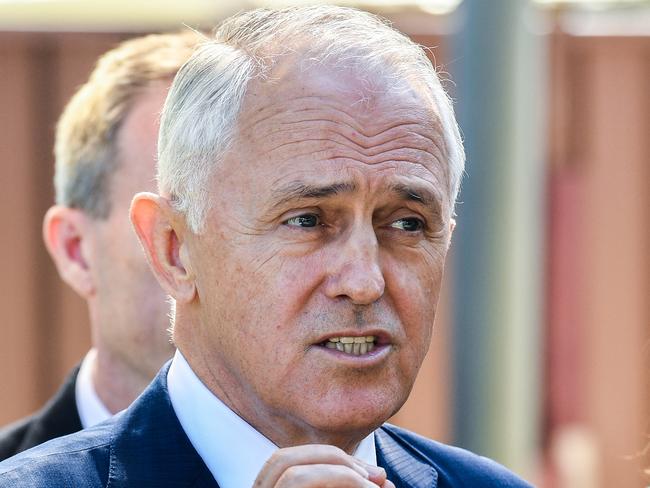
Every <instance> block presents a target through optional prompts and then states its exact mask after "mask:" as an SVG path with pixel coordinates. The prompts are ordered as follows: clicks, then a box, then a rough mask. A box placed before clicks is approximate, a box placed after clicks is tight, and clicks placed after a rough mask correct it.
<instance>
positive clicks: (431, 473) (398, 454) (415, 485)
mask: <svg viewBox="0 0 650 488" xmlns="http://www.w3.org/2000/svg"><path fill="white" fill-rule="evenodd" d="M375 446H376V448H377V463H378V464H379V466H381V467H382V468H384V469H385V470H386V474H387V475H388V479H389V480H391V481H392V482H393V483H395V486H396V488H435V487H436V486H437V485H438V472H437V471H436V470H435V469H434V468H433V467H432V466H431V465H430V464H428V463H426V462H424V461H423V456H422V455H421V454H420V453H419V452H418V451H417V449H415V448H414V447H413V446H411V445H410V444H408V443H407V442H405V441H404V440H403V439H400V438H397V437H396V436H394V435H392V434H391V433H390V432H389V431H387V430H386V429H385V428H383V427H381V428H379V429H377V430H376V431H375Z"/></svg>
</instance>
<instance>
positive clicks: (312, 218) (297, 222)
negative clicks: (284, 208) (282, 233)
mask: <svg viewBox="0 0 650 488" xmlns="http://www.w3.org/2000/svg"><path fill="white" fill-rule="evenodd" d="M283 224H284V225H290V226H292V227H303V228H309V227H316V226H318V225H320V219H319V218H318V215H315V214H304V215H298V216H296V217H291V218H290V219H287V220H285V221H284V222H283Z"/></svg>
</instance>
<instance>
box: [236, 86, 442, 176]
mask: <svg viewBox="0 0 650 488" xmlns="http://www.w3.org/2000/svg"><path fill="white" fill-rule="evenodd" d="M398 101H399V100H398ZM369 105H370V104H368V103H365V102H359V103H357V104H352V105H345V104H342V103H336V102H335V101H333V100H332V99H331V98H329V97H319V96H303V97H296V98H293V99H291V100H282V101H276V102H275V103H271V104H269V105H267V106H264V107H260V108H258V109H257V110H255V111H253V110H251V111H249V112H248V114H249V117H246V119H247V120H246V123H245V124H242V125H241V126H240V136H241V137H242V140H243V141H245V142H247V143H249V144H252V145H253V148H254V150H255V151H256V152H258V153H262V154H264V155H266V156H270V157H271V158H272V159H273V158H274V157H277V158H278V159H279V160H293V159H308V160H319V161H323V160H336V159H340V158H350V159H355V160H359V161H361V162H364V163H366V164H379V163H384V162H391V161H404V162H415V163H419V164H423V165H425V166H427V167H429V169H430V170H433V166H434V165H435V166H437V168H436V170H438V171H442V172H443V173H444V175H445V178H446V179H447V180H448V175H447V172H448V164H447V160H448V158H447V153H446V146H445V141H444V138H443V135H442V128H441V127H440V123H439V120H438V117H437V115H436V114H435V112H434V111H433V110H426V109H422V108H421V107H417V106H415V105H410V104H409V105H406V106H402V107H389V106H388V104H386V103H385V102H384V103H379V104H372V105H373V106H369ZM434 163H437V164H434Z"/></svg>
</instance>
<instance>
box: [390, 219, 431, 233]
mask: <svg viewBox="0 0 650 488" xmlns="http://www.w3.org/2000/svg"><path fill="white" fill-rule="evenodd" d="M390 226H391V227H392V228H394V229H399V230H403V231H406V232H418V231H420V230H422V229H424V222H422V220H420V219H418V218H415V217H408V218H404V219H399V220H396V221H395V222H392V223H391V224H390Z"/></svg>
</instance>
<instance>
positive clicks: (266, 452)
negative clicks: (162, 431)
mask: <svg viewBox="0 0 650 488" xmlns="http://www.w3.org/2000/svg"><path fill="white" fill-rule="evenodd" d="M167 386H168V389H169V397H170V399H171V403H172V406H173V408H174V412H175V413H176V416H177V417H178V420H179V422H180V424H181V426H182V427H183V430H184V431H185V434H187V437H188V438H189V440H190V442H191V443H192V446H194V449H196V452H198V454H199V456H201V459H203V462H204V463H205V465H206V466H207V467H208V469H209V470H210V472H211V473H212V476H214V479H215V480H216V481H217V483H218V484H219V486H220V487H221V488H250V487H252V486H253V483H254V482H255V478H257V475H258V473H259V472H260V470H261V469H262V467H263V466H264V463H265V462H266V461H267V460H268V459H269V458H270V457H271V455H272V454H273V453H274V452H275V451H276V450H277V449H278V447H277V446H276V445H275V444H273V442H271V441H270V440H269V439H267V438H266V437H264V436H263V435H262V434H260V433H259V432H258V431H257V430H255V429H254V428H253V427H252V426H251V425H250V424H248V423H247V422H246V421H245V420H244V419H242V418H241V417H239V416H238V415H237V414H236V413H235V412H233V411H232V410H231V409H230V408H228V407H227V406H226V405H225V404H224V403H223V402H222V401H221V400H219V398H217V397H216V396H215V395H213V394H212V392H210V390H208V388H207V387H206V386H205V385H204V384H203V383H202V382H201V380H200V379H199V378H198V377H197V376H196V374H195V373H194V371H192V368H190V365H189V364H188V363H187V361H186V360H185V358H184V357H183V355H182V354H181V353H180V351H178V350H177V351H176V354H175V355H174V359H173V360H172V364H171V367H170V368H169V372H168V373H167ZM354 455H355V456H356V457H357V458H359V459H361V460H363V461H365V462H366V463H368V464H373V465H375V466H376V465H377V454H376V452H375V436H374V433H371V434H370V435H369V436H367V437H366V438H365V439H363V440H362V441H361V443H360V444H359V447H358V448H357V450H356V452H355V454H354Z"/></svg>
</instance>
